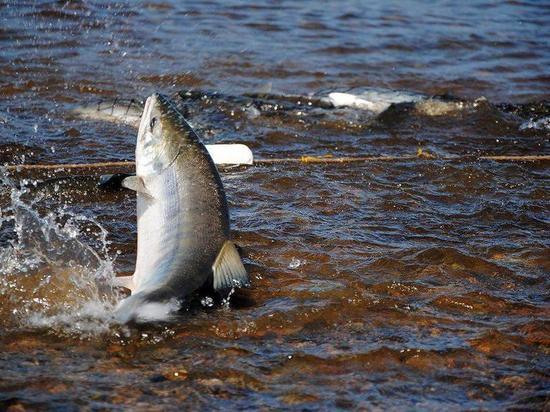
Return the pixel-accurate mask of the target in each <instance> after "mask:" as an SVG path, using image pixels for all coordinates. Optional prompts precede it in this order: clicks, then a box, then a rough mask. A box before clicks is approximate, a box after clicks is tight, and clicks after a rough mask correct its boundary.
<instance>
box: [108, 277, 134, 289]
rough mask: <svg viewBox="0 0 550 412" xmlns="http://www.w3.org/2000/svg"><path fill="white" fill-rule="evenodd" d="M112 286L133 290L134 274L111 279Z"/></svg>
mask: <svg viewBox="0 0 550 412" xmlns="http://www.w3.org/2000/svg"><path fill="white" fill-rule="evenodd" d="M112 283H113V286H115V287H121V288H126V289H130V291H132V292H133V291H134V289H135V288H136V287H135V285H134V276H133V275H131V276H117V277H115V278H114V279H113V282H112Z"/></svg>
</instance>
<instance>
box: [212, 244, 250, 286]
mask: <svg viewBox="0 0 550 412" xmlns="http://www.w3.org/2000/svg"><path fill="white" fill-rule="evenodd" d="M212 273H213V274H214V285H213V286H214V289H215V290H217V291H220V290H226V289H231V288H234V287H241V286H248V274H247V273H246V269H245V268H244V265H243V262H242V261H241V256H240V255H239V252H238V251H237V248H236V247H235V244H234V243H233V242H231V241H230V240H226V241H225V243H224V244H223V246H222V248H221V250H220V253H218V257H216V260H215V261H214V264H213V265H212Z"/></svg>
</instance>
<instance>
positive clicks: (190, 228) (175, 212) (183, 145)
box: [116, 94, 248, 322]
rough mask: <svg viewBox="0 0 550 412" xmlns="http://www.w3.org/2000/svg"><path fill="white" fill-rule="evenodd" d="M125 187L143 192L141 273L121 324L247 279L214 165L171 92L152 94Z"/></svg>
mask: <svg viewBox="0 0 550 412" xmlns="http://www.w3.org/2000/svg"><path fill="white" fill-rule="evenodd" d="M122 186H123V187H126V188H128V189H132V190H135V191H136V192H137V215H138V222H137V229H138V235H137V236H138V242H137V243H138V246H137V261H136V268H135V272H134V274H133V275H132V276H128V277H118V278H116V281H117V283H118V284H119V285H122V286H125V287H127V288H129V289H130V290H131V292H132V294H131V295H130V296H128V297H127V298H125V299H123V300H122V301H121V302H120V304H119V306H118V308H117V310H116V318H117V320H118V321H120V322H127V321H130V320H133V319H148V318H154V317H155V316H156V315H155V314H154V313H148V312H151V311H155V310H157V309H158V308H159V305H160V304H165V303H168V302H170V301H173V300H174V299H182V298H186V297H188V296H189V295H190V294H192V293H193V292H194V291H196V290H197V289H199V288H200V287H201V286H203V285H205V284H208V283H210V282H211V284H212V285H213V287H214V289H215V290H217V291H223V290H229V289H231V288H233V287H238V286H243V285H245V284H247V283H248V275H247V273H246V270H245V268H244V266H243V264H242V262H241V258H240V256H239V253H238V251H237V249H236V247H235V245H234V244H233V242H231V240H229V236H230V234H229V212H228V208H227V201H226V198H225V192H224V190H223V186H222V182H221V179H220V176H219V174H218V171H217V169H216V166H215V165H214V162H213V161H212V158H211V157H210V155H209V154H208V152H207V150H206V148H205V146H204V145H203V144H202V142H201V141H200V139H199V137H198V136H197V134H196V133H195V132H194V131H193V129H192V128H191V127H190V126H189V125H188V124H187V122H186V121H185V119H184V118H183V115H182V114H181V113H180V112H179V111H178V110H177V109H176V108H175V106H174V105H173V104H172V102H170V101H169V100H168V99H167V98H166V97H165V96H163V95H160V94H154V95H152V96H151V97H149V98H148V99H147V102H146V103H145V109H144V111H143V115H142V117H141V122H140V125H139V131H138V137H137V144H136V175H135V176H129V177H126V178H125V179H124V180H123V181H122Z"/></svg>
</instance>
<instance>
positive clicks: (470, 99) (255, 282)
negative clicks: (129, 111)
mask: <svg viewBox="0 0 550 412" xmlns="http://www.w3.org/2000/svg"><path fill="white" fill-rule="evenodd" d="M549 17H550V8H549V7H548V6H547V5H545V4H543V2H538V1H533V2H519V1H508V2H489V1H481V0H480V1H472V2H468V4H466V5H464V4H460V5H458V4H457V5H452V4H447V3H441V4H439V5H435V6H434V5H433V3H428V2H426V3H420V2H419V3H417V2H396V3H389V2H371V5H370V6H368V7H367V6H365V4H364V3H363V2H359V1H351V0H350V1H343V2H337V3H334V4H327V3H325V2H323V3H317V2H310V1H306V2H301V3H295V2H286V1H269V2H268V1H264V2H260V3H258V2H257V3H256V4H255V5H250V4H248V3H246V2H237V1H234V2H232V1H209V2H185V5H182V4H180V2H176V1H164V2H130V1H127V2H106V1H94V2H83V1H76V2H65V1H57V2H56V1H48V2H46V1H40V2H35V1H33V2H25V1H17V2H15V1H13V2H12V1H7V2H6V1H3V2H0V21H1V24H0V139H1V141H0V163H2V164H20V163H69V162H71V163H73V162H93V161H105V160H124V159H129V160H130V159H132V158H133V151H134V145H135V134H136V132H135V129H133V128H132V127H129V126H125V125H122V124H112V123H105V122H99V121H91V120H86V119H81V118H79V117H78V116H76V115H75V113H74V109H75V108H77V107H78V106H81V105H86V104H92V105H93V104H96V103H97V102H98V101H100V100H104V101H105V100H106V101H113V100H114V99H116V98H122V99H126V100H128V99H131V98H137V99H142V98H143V97H145V96H147V95H148V94H149V93H151V92H153V91H162V92H164V93H167V94H171V95H172V96H173V98H174V100H175V101H176V102H177V104H178V105H180V107H181V108H182V110H184V112H185V113H186V115H187V117H188V118H189V120H190V122H191V123H192V124H193V125H194V126H195V127H196V129H197V130H198V131H199V133H200V134H201V135H202V136H203V137H204V140H205V141H206V142H208V143H215V142H244V143H246V144H248V145H249V146H250V147H251V148H252V150H253V151H254V153H255V155H256V156H257V157H263V158H280V157H299V156H302V155H327V154H329V155H334V156H348V155H351V156H356V155H411V154H412V155H414V154H416V153H418V150H419V149H421V150H422V153H423V154H424V156H419V157H418V158H414V159H406V160H402V161H393V162H368V163H353V164H328V165H313V164H303V163H296V164H276V165H269V166H265V165H264V166H254V167H247V168H245V167H242V168H236V169H235V168H233V169H231V168H226V169H224V170H223V172H222V179H223V182H224V185H225V189H226V192H227V195H228V199H229V202H230V210H231V218H232V225H233V233H234V237H235V239H236V241H237V243H238V244H239V245H240V246H241V247H242V251H243V255H244V259H245V263H246V265H247V268H248V270H249V273H250V275H251V279H252V287H251V288H250V289H248V290H245V291H238V292H237V293H236V294H235V295H233V296H232V297H231V300H230V304H229V305H226V304H221V303H216V304H214V305H213V306H210V305H208V304H205V305H202V304H201V303H200V300H201V297H198V298H197V299H196V302H195V303H194V304H193V305H192V306H191V307H190V308H189V310H188V311H185V312H183V313H181V314H179V315H178V317H177V319H176V320H175V321H172V322H167V323H162V324H156V325H141V326H139V327H137V326H124V327H121V326H117V325H114V324H112V322H111V320H110V313H111V310H112V306H113V304H114V303H115V302H116V300H117V299H118V298H119V296H118V294H117V292H115V291H113V290H112V289H111V288H109V287H108V286H106V284H108V281H109V279H111V278H112V276H114V275H115V274H116V273H131V272H132V270H133V265H134V261H135V252H136V250H135V240H136V232H135V201H134V197H133V195H132V194H131V193H126V192H122V191H114V192H111V191H102V190H99V189H98V188H97V187H96V183H97V176H70V177H69V178H64V179H58V180H46V181H44V176H37V175H30V176H27V175H24V174H23V173H22V172H19V173H11V174H10V175H9V176H8V175H7V173H3V176H2V178H1V179H0V258H1V259H2V263H1V265H2V266H1V267H0V303H1V308H0V326H1V331H0V371H1V372H2V373H1V374H0V405H1V406H2V407H3V408H4V407H8V406H10V405H16V404H19V405H22V406H24V407H28V408H31V409H33V408H63V409H67V410H73V409H80V408H94V409H123V408H129V407H132V408H134V409H142V410H145V409H146V410H151V409H153V410H156V409H158V410H165V409H178V407H179V406H181V405H183V406H185V407H186V408H189V409H191V408H202V409H206V408H209V409H211V408H213V409H222V408H223V409H227V408H231V409H236V408H243V409H244V408H248V409H260V408H278V409H300V410H301V409H360V408H366V409H374V410H377V409H383V410H386V409H429V410H441V409H450V410H453V409H457V410H458V409H480V408H483V409H503V408H530V409H543V408H544V407H548V403H547V400H548V393H549V389H550V387H549V384H548V378H549V377H548V370H549V368H550V360H549V359H550V358H549V357H548V355H549V352H548V351H549V346H550V341H549V336H550V330H549V325H550V323H549V315H550V314H549V306H548V292H547V291H548V286H549V285H548V273H549V271H550V260H549V258H548V256H549V253H548V249H549V243H548V235H547V234H548V229H549V223H550V222H549V220H548V216H549V210H548V204H549V203H548V200H549V199H548V197H549V196H548V193H549V184H548V182H549V180H548V175H549V173H548V162H547V161H546V162H544V161H542V162H532V163H528V162H493V161H477V160H464V161H452V162H450V161H443V160H434V159H430V158H429V155H430V154H431V155H436V156H452V155H498V154H506V155H527V154H531V155H543V154H545V155H548V154H549V150H548V149H549V148H548V138H549V129H548V124H549V123H548V119H549V116H550V110H549V109H548V97H549V92H550V82H549V77H548V69H547V68H548V67H549V64H550V50H549V46H548V44H549V42H548V39H549V32H548V28H547V27H546V26H547V25H546V26H545V24H544V23H545V22H546V21H547V20H548V19H549ZM369 88H370V89H369ZM372 88H374V89H375V90H381V89H387V90H406V91H408V92H411V93H415V95H416V94H418V95H425V96H432V95H443V94H448V95H452V96H455V97H457V98H459V99H462V100H460V101H457V102H456V103H449V101H448V100H446V101H445V102H446V104H447V105H446V106H445V105H443V106H442V105H441V104H439V103H437V102H435V103H434V101H432V100H428V101H425V102H423V103H421V104H416V105H411V104H402V105H397V106H392V107H391V108H390V109H388V110H387V111H385V112H384V113H382V114H380V115H376V114H374V113H370V112H368V111H363V110H357V109H350V108H339V109H328V108H319V107H315V105H311V106H310V105H308V104H307V102H302V101H300V103H298V102H297V101H295V100H293V99H290V98H285V97H283V96H281V95H283V94H292V95H299V94H302V95H307V94H314V95H315V96H316V97H317V96H326V95H327V94H328V93H329V92H331V91H340V92H342V91H349V90H352V91H354V92H358V93H361V92H364V91H365V90H370V91H372V90H373V89H372ZM188 89H194V90H204V91H205V92H204V93H203V92H200V93H196V94H195V93H187V94H186V93H180V94H178V92H180V91H182V90H188ZM267 90H269V91H271V92H272V93H274V94H276V95H279V96H265V95H264V96H256V97H249V96H248V95H247V94H249V93H254V92H256V91H267ZM207 92H216V93H217V94H214V95H212V94H209V93H207ZM480 97H486V99H487V100H483V99H482V100H478V101H476V99H478V98H480ZM545 102H546V103H545ZM426 153H427V154H428V156H426V155H425V154H426ZM52 175H53V174H52ZM63 175H64V174H63V173H62V172H61V173H59V172H58V173H55V176H56V177H59V176H63ZM65 176H66V173H65ZM22 178H27V179H30V180H28V181H21V179H22ZM102 280H103V281H102ZM104 280H107V282H105V281H104ZM204 302H205V303H206V301H204Z"/></svg>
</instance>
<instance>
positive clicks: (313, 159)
mask: <svg viewBox="0 0 550 412" xmlns="http://www.w3.org/2000/svg"><path fill="white" fill-rule="evenodd" d="M414 159H421V160H434V161H436V160H439V161H449V162H456V161H480V160H493V161H498V162H541V161H549V160H550V155H538V156H537V155H526V156H521V155H518V156H504V155H496V156H467V155H466V156H446V157H438V156H434V155H431V154H427V153H422V152H420V153H418V154H416V155H404V156H355V157H351V156H345V157H333V156H301V157H286V158H273V159H269V158H266V159H256V160H254V165H258V166H261V165H270V164H278V163H316V164H329V163H362V162H392V161H395V162H399V161H406V160H414ZM134 166H135V162H130V161H119V162H98V163H65V164H63V163H61V164H22V165H8V166H3V167H0V168H3V169H4V170H6V171H9V172H13V171H15V172H19V171H25V170H29V171H30V170H37V171H38V170H71V169H101V168H131V167H134Z"/></svg>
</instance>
